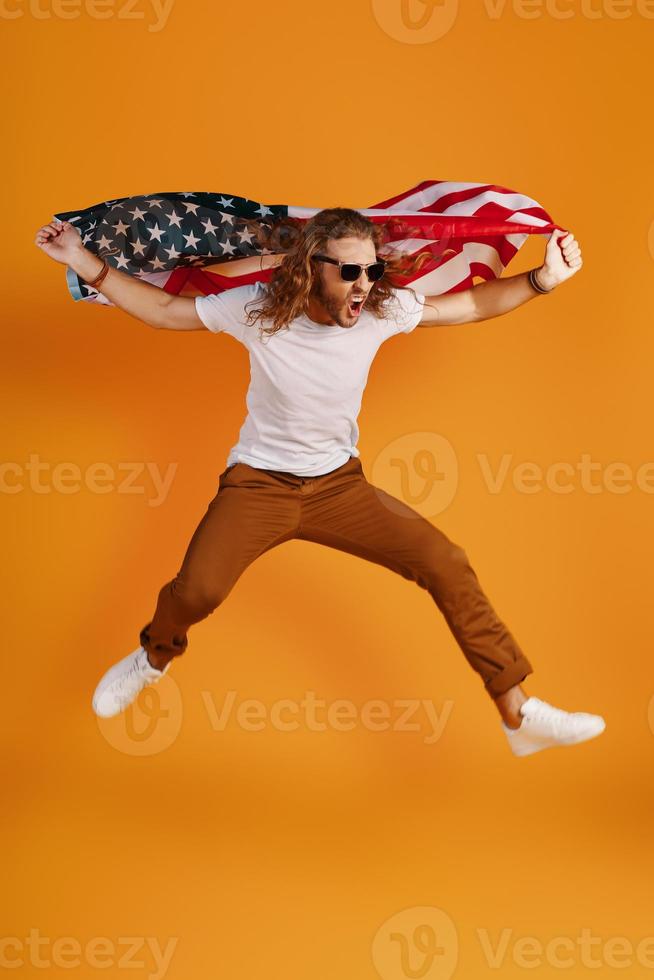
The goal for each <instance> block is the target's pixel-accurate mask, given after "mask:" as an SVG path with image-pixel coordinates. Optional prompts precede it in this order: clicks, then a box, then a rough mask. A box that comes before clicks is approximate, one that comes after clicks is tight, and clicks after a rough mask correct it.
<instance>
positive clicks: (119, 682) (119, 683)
mask: <svg viewBox="0 0 654 980" xmlns="http://www.w3.org/2000/svg"><path fill="white" fill-rule="evenodd" d="M147 666H148V667H149V666H150V665H149V664H148V665H147ZM135 674H140V675H141V676H143V668H142V666H141V664H140V659H139V657H135V658H134V660H133V661H132V662H131V664H130V665H129V667H128V668H127V670H126V671H125V673H124V674H122V675H121V676H120V677H117V678H116V680H115V681H114V682H113V684H112V685H111V686H112V688H114V689H116V688H117V689H118V690H120V688H121V687H123V686H124V685H125V684H127V683H128V681H130V682H131V680H132V679H133V676H134V675H135ZM145 676H146V678H147V679H148V680H149V681H158V680H159V677H160V675H152V676H150V675H149V674H147V675H145Z"/></svg>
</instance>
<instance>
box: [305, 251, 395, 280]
mask: <svg viewBox="0 0 654 980" xmlns="http://www.w3.org/2000/svg"><path fill="white" fill-rule="evenodd" d="M311 257H312V258H314V259H318V261H319V262H329V263H331V265H337V266H338V268H339V270H340V273H341V279H343V280H344V281H345V282H356V280H357V279H358V278H359V276H360V275H361V271H362V269H365V271H366V275H367V277H368V281H369V282H377V281H378V280H379V279H381V277H382V276H383V275H384V272H385V271H386V262H385V261H384V259H377V261H376V262H371V263H370V264H369V265H359V264H358V263H357V262H339V260H338V259H333V258H332V257H331V256H330V255H312V256H311Z"/></svg>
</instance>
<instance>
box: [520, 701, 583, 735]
mask: <svg viewBox="0 0 654 980" xmlns="http://www.w3.org/2000/svg"><path fill="white" fill-rule="evenodd" d="M525 717H526V718H527V720H528V721H535V722H542V721H547V722H550V723H551V724H552V728H553V729H554V732H555V733H556V734H557V735H560V734H562V731H561V729H562V728H563V727H564V726H565V727H567V728H574V727H575V722H576V721H577V719H576V718H574V717H573V716H572V713H571V712H569V711H563V710H562V709H561V708H555V707H554V705H552V704H548V702H547V701H541V700H540V699H538V700H537V702H536V705H535V706H534V707H533V708H532V710H531V711H530V712H529V713H528V714H527V715H526V716H525Z"/></svg>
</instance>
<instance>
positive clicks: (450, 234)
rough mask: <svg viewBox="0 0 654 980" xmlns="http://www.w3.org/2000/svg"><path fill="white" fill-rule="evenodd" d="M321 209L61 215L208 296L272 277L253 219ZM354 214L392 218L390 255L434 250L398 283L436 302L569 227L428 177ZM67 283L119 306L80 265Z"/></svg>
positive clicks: (164, 278) (243, 205) (80, 295)
mask: <svg viewBox="0 0 654 980" xmlns="http://www.w3.org/2000/svg"><path fill="white" fill-rule="evenodd" d="M321 210H322V208H311V207H295V206H293V205H287V204H268V205H267V204H260V203H258V202H257V201H251V200H249V199H248V198H245V197H236V196H234V195H229V194H214V193H208V192H207V193H205V192H190V191H182V192H177V191H175V192H171V193H164V194H144V195H138V196H136V197H122V198H117V199H115V200H113V201H103V202H102V203H101V204H94V205H92V206H91V207H88V208H84V209H82V210H79V211H62V212H59V213H58V214H55V218H58V219H59V220H60V221H70V222H71V224H73V225H75V227H76V228H77V229H78V231H79V232H80V235H81V237H82V241H83V243H84V245H85V246H86V247H87V248H88V249H89V250H90V251H92V252H94V253H95V254H97V255H100V256H101V257H103V258H106V260H107V262H108V263H109V264H110V266H112V267H114V268H116V269H122V270H124V271H125V272H127V273H129V274H131V275H134V276H138V277H139V278H141V279H144V280H146V281H147V282H151V283H153V284H154V285H155V286H159V287H161V288H162V289H165V290H166V292H169V293H173V294H180V293H185V294H198V293H201V294H204V295H207V294H209V293H219V292H222V291H223V290H225V289H231V288H233V287H235V286H243V285H246V284H248V283H253V282H267V281H268V280H269V279H270V277H271V275H272V274H273V270H272V269H270V268H267V269H260V268H256V263H252V261H249V262H247V261H246V260H247V259H248V258H250V259H251V257H252V256H259V255H262V254H265V253H266V252H268V253H271V252H272V251H274V250H272V249H268V248H266V247H265V246H263V245H261V244H260V243H258V242H257V240H256V235H253V232H252V225H251V224H250V225H248V224H246V223H245V221H244V219H248V221H249V222H252V221H254V222H257V224H260V225H262V226H265V227H270V225H271V224H272V223H274V222H275V221H277V220H278V219H279V218H285V217H290V218H296V219H299V220H300V222H304V221H306V220H308V219H309V218H311V217H312V216H313V215H314V214H317V213H318V212H319V211H321ZM354 210H357V211H359V212H360V213H361V214H363V215H366V216H367V217H368V218H369V219H370V220H371V221H373V222H375V223H382V222H387V223H388V222H390V223H389V224H387V233H386V235H387V242H386V244H385V246H384V249H388V250H389V252H390V253H391V254H395V255H397V254H399V253H409V254H411V255H414V254H417V253H419V252H427V253H429V259H428V260H427V261H425V262H424V264H423V265H422V266H421V268H420V270H419V271H418V272H416V273H415V274H413V276H410V275H407V276H405V277H404V278H402V279H400V280H399V283H400V284H409V283H410V285H411V286H412V287H413V288H414V289H416V290H417V291H418V292H421V293H423V294H424V295H430V296H435V295H440V294H443V293H451V292H456V291H458V290H462V289H467V288H468V287H470V286H472V285H473V284H474V278H475V277H480V278H482V279H494V278H499V276H501V275H502V272H503V270H504V269H505V268H506V266H507V265H508V264H509V262H510V261H511V259H512V258H513V257H514V255H515V254H516V252H517V251H518V250H519V249H520V248H521V246H522V245H523V244H524V242H525V241H526V239H527V236H528V235H550V234H551V232H552V231H554V230H555V229H558V228H561V226H560V225H555V224H554V223H553V221H552V219H551V217H550V216H549V214H548V213H547V212H546V211H545V210H544V209H543V208H542V207H541V205H540V204H538V202H537V201H534V200H532V198H530V197H527V196H526V195H525V194H520V193H519V192H517V191H512V190H509V188H507V187H500V186H498V185H495V184H475V183H461V182H458V181H449V180H425V181H422V183H420V184H417V185H416V186H415V187H412V188H411V189H410V190H408V191H404V192H403V193H402V194H398V195H396V196H395V197H391V198H389V199H388V200H386V201H381V202H380V203H379V204H374V205H372V207H369V208H355V209H354ZM561 230H564V229H561ZM255 231H256V226H255ZM382 254H386V252H385V251H384V252H382ZM225 263H229V274H225V272H226V265H225ZM239 266H241V269H239ZM243 266H245V268H243ZM253 266H254V268H253ZM67 281H68V287H69V289H70V292H71V294H72V296H73V298H74V299H76V300H84V301H87V302H93V303H101V304H105V305H109V306H111V305H112V304H111V303H110V302H109V300H107V299H106V297H105V296H103V295H102V294H101V293H98V292H97V290H95V289H92V288H91V287H89V286H87V285H86V283H85V282H84V281H83V280H81V279H80V278H79V277H78V276H77V275H76V274H75V273H74V272H73V271H72V269H68V271H67Z"/></svg>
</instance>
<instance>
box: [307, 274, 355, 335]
mask: <svg viewBox="0 0 654 980" xmlns="http://www.w3.org/2000/svg"><path fill="white" fill-rule="evenodd" d="M311 295H312V296H313V298H314V299H315V300H317V301H318V302H319V303H320V305H321V306H323V307H324V309H325V312H326V313H327V314H328V315H329V316H330V317H331V318H332V320H335V322H336V323H337V324H338V326H339V327H349V326H350V323H349V320H350V319H351V317H349V316H348V312H347V303H348V300H347V298H344V299H343V300H339V299H337V298H336V297H335V296H333V295H330V293H328V292H327V291H326V290H325V287H324V284H323V282H322V279H320V277H317V278H316V279H315V280H314V282H313V286H312V289H311Z"/></svg>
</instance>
